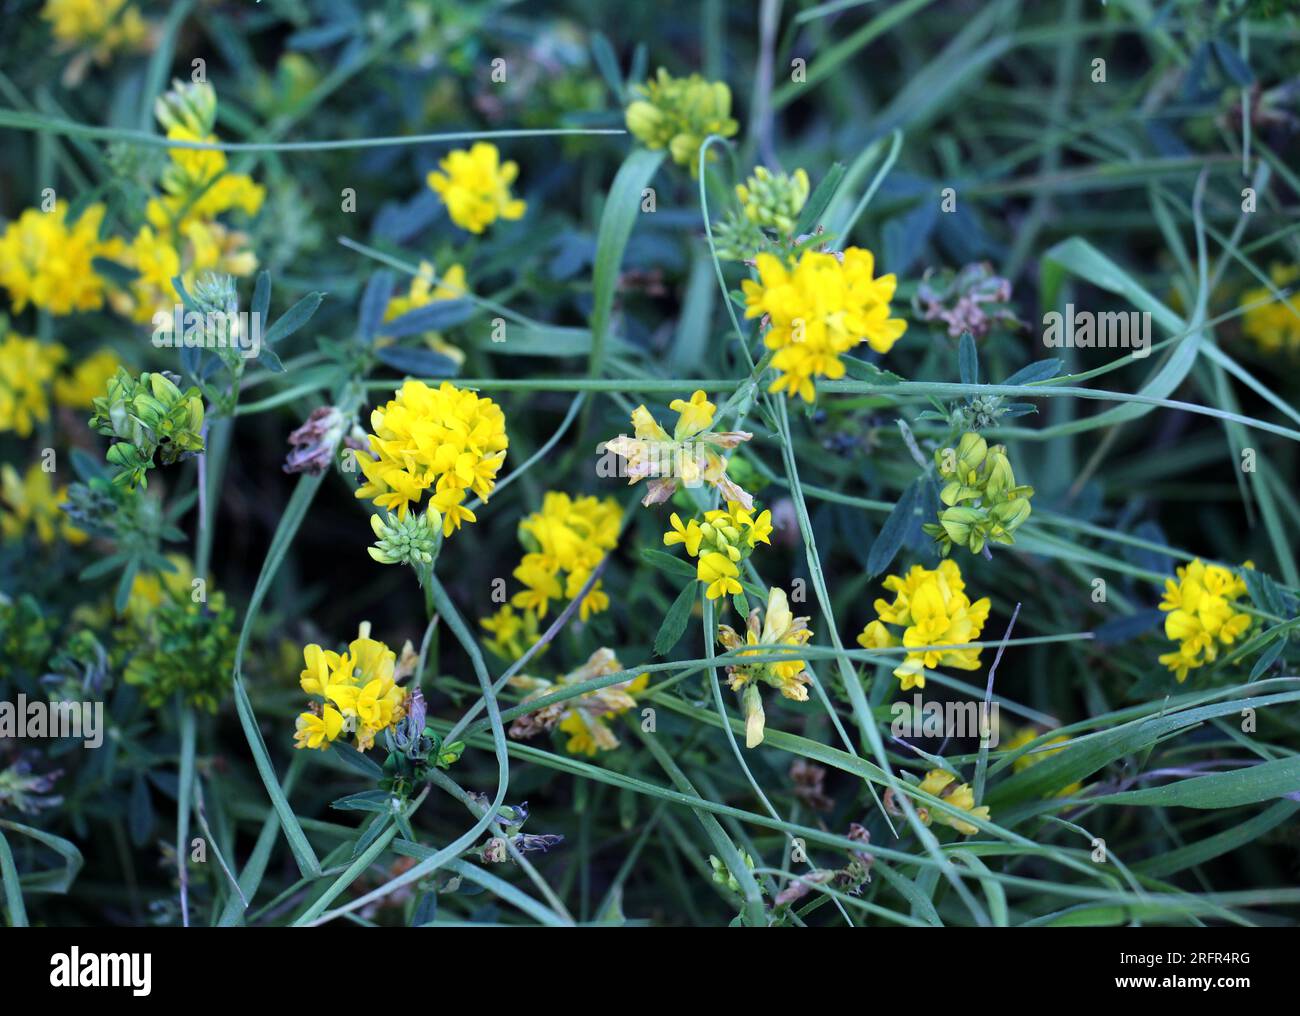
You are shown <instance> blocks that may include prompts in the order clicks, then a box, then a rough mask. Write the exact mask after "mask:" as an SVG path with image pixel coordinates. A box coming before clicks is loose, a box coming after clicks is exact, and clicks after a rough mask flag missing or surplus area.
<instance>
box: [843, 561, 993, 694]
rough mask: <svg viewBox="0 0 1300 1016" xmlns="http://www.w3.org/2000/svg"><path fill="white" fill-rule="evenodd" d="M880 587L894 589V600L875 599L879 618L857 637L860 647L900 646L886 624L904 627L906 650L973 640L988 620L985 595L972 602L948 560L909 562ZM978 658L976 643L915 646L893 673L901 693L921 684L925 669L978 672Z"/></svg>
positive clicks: (959, 573)
mask: <svg viewBox="0 0 1300 1016" xmlns="http://www.w3.org/2000/svg"><path fill="white" fill-rule="evenodd" d="M882 585H884V587H885V588H886V589H888V590H890V591H892V592H893V593H894V602H893V603H889V602H887V601H885V600H883V599H878V600H876V602H875V610H876V614H877V615H878V617H877V620H875V621H872V622H871V623H870V624H868V625H867V626H866V627H865V628H863V630H862V632H861V634H859V635H858V645H860V646H862V647H863V648H864V649H885V648H889V647H892V646H897V645H899V644H900V642H899V640H897V639H895V637H894V636H893V635H892V634H891V633H890V631H889V629H887V628H886V627H885V625H886V624H893V625H898V626H900V627H902V628H903V629H904V631H903V636H902V640H901V644H902V645H904V646H906V647H908V648H909V649H910V648H912V647H920V646H949V645H951V646H959V645H963V644H965V643H967V642H976V641H978V640H979V636H980V632H981V631H982V630H983V629H984V622H985V621H987V620H988V615H989V607H990V602H989V599H988V597H987V596H986V597H983V598H982V599H979V600H976V601H975V602H974V603H972V602H971V601H970V599H969V598H968V597H967V596H966V592H965V590H966V583H965V582H964V580H963V579H962V575H961V569H960V568H959V567H958V566H957V562H956V561H953V560H952V559H951V558H945V559H944V560H942V561H940V562H939V567H938V568H935V569H933V570H931V569H928V568H924V567H922V566H921V565H919V564H918V565H913V566H912V567H911V569H910V570H909V571H908V572H907V574H906V575H904V576H898V575H890V576H888V577H886V578H885V580H884V582H883V583H882ZM979 656H980V650H979V647H975V648H972V649H927V650H921V649H919V648H917V649H916V651H914V652H909V653H908V654H907V657H906V658H905V659H904V660H903V662H902V663H901V664H899V666H898V667H896V668H895V669H894V676H895V677H897V678H898V679H899V680H900V681H901V682H902V690H903V691H907V690H909V689H911V688H924V687H925V671H926V669H930V670H933V669H934V668H935V667H940V666H945V667H956V668H958V669H959V670H977V669H978V668H979V665H980V663H979Z"/></svg>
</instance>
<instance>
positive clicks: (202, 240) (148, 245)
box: [112, 84, 266, 322]
mask: <svg viewBox="0 0 1300 1016" xmlns="http://www.w3.org/2000/svg"><path fill="white" fill-rule="evenodd" d="M216 105H217V99H216V94H215V92H213V90H212V86H211V85H207V84H196V85H181V84H176V85H174V86H173V89H172V91H170V92H168V93H167V95H165V96H163V97H162V98H161V99H160V100H159V101H158V103H157V105H156V107H155V109H156V112H157V116H158V120H159V122H160V123H161V124H162V125H163V126H164V127H165V128H166V129H167V137H168V138H170V139H171V140H173V141H190V142H202V143H205V144H212V143H215V142H216V140H217V137H216V135H215V134H214V133H213V132H212V126H213V124H214V122H215V119H216ZM167 154H168V159H169V161H168V163H167V165H166V166H165V167H164V169H163V171H162V175H161V178H160V181H159V182H160V185H161V188H162V194H161V195H159V196H156V197H152V198H150V199H149V201H148V203H147V204H146V205H145V219H146V220H147V221H146V222H145V224H144V225H142V226H141V227H140V229H139V230H138V231H137V232H136V234H135V236H134V238H133V239H132V240H131V243H130V245H129V246H128V247H126V248H125V250H123V251H122V253H121V256H120V257H119V258H118V260H120V261H121V263H122V264H124V265H125V266H126V267H128V268H131V269H133V270H134V271H135V272H136V273H137V275H136V277H135V278H134V279H133V280H132V281H131V283H130V286H129V289H128V290H127V291H122V290H118V291H115V292H114V293H113V295H112V302H113V308H114V309H115V310H116V311H117V312H118V313H119V314H122V315H124V316H127V317H130V318H132V319H133V320H135V321H140V322H145V321H150V320H152V318H153V317H154V315H155V314H156V313H158V312H159V311H160V310H164V309H166V308H168V307H171V306H172V305H174V304H175V302H176V300H177V299H178V297H177V295H176V293H175V289H174V288H173V285H172V279H173V278H175V277H176V276H178V275H179V276H181V278H182V280H183V281H184V283H185V286H186V288H187V289H191V290H192V289H193V287H194V282H195V280H196V279H197V278H198V276H199V275H201V274H202V273H204V272H228V273H229V274H231V275H235V276H241V277H242V276H247V275H251V274H252V273H253V272H254V271H255V270H256V269H257V256H256V255H255V254H254V253H253V251H252V250H251V248H250V247H249V244H248V237H247V236H246V235H245V234H244V233H241V232H239V231H237V230H234V229H231V228H230V227H228V226H226V225H225V224H223V223H221V222H218V221H217V218H218V216H221V215H224V214H226V213H227V212H231V211H236V210H238V211H241V212H243V213H244V214H245V215H247V216H253V215H256V214H257V213H258V211H259V210H260V209H261V207H262V202H263V200H264V199H265V197H266V191H265V189H264V188H263V187H262V186H261V185H260V184H257V183H255V182H254V181H253V179H252V177H250V176H248V175H247V174H245V173H231V172H229V166H228V163H227V160H226V154H225V153H224V152H220V151H216V150H208V149H195V148H169V149H168V150H167Z"/></svg>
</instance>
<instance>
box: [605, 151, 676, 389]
mask: <svg viewBox="0 0 1300 1016" xmlns="http://www.w3.org/2000/svg"><path fill="white" fill-rule="evenodd" d="M664 154H665V153H664V152H663V151H657V152H655V151H651V150H650V149H648V148H639V147H638V148H634V149H632V151H631V153H629V155H628V157H627V158H626V159H625V160H624V162H623V165H622V166H620V167H619V170H618V173H617V174H615V176H614V182H613V183H612V184H611V185H610V188H609V194H608V195H607V196H606V198H605V210H604V212H602V213H601V217H600V228H599V230H598V231H597V234H596V259H595V265H594V268H593V270H592V288H593V301H592V309H591V358H590V367H589V371H588V373H589V374H590V376H591V377H600V375H601V371H602V370H603V368H604V365H605V340H606V338H607V337H608V334H609V322H610V316H611V314H612V313H613V310H614V296H615V291H616V290H617V289H618V280H619V275H620V273H621V271H622V266H623V251H624V249H625V248H626V247H627V241H628V238H629V237H631V235H632V227H633V226H635V225H636V220H637V217H638V216H639V215H640V214H641V193H642V191H644V190H645V188H646V186H647V185H648V184H649V183H650V180H651V179H652V178H653V177H654V175H655V172H656V171H657V170H658V169H659V165H660V163H662V162H663V160H664Z"/></svg>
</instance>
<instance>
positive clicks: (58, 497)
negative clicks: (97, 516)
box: [0, 462, 87, 546]
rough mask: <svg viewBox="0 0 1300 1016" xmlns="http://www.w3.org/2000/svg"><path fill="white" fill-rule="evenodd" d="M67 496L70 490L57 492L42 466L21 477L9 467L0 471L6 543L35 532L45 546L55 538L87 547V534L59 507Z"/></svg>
mask: <svg viewBox="0 0 1300 1016" xmlns="http://www.w3.org/2000/svg"><path fill="white" fill-rule="evenodd" d="M67 496H68V488H67V487H66V486H65V487H59V488H57V489H56V488H55V486H54V483H53V481H52V480H51V479H50V474H49V473H47V472H46V471H45V470H44V469H42V468H41V465H40V463H39V462H36V463H33V464H32V465H31V466H30V467H29V468H28V470H27V472H26V474H25V475H24V476H22V477H19V475H18V470H16V469H15V468H14V467H13V466H11V465H9V464H8V463H6V464H5V465H4V466H3V467H2V468H0V509H3V510H0V533H3V534H4V537H5V539H17V538H18V537H21V536H22V535H23V534H24V533H26V532H27V531H28V530H29V529H30V530H35V532H36V538H37V539H38V540H40V541H41V543H43V544H45V545H46V546H48V545H49V544H51V543H53V542H54V541H55V539H56V538H57V539H63V540H66V541H67V542H68V543H72V544H77V543H85V542H86V539H87V537H86V534H85V533H83V532H82V531H81V530H80V529H78V528H77V527H76V526H74V525H72V523H71V522H69V521H68V517H67V515H66V514H65V513H64V511H63V509H62V508H61V507H60V505H61V504H62V503H63V501H64V499H65V498H66V497H67Z"/></svg>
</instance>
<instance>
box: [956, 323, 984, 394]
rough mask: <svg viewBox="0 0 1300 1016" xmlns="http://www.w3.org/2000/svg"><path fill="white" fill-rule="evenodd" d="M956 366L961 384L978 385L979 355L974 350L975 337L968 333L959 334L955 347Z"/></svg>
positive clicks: (977, 351)
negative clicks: (959, 338) (959, 373)
mask: <svg viewBox="0 0 1300 1016" xmlns="http://www.w3.org/2000/svg"><path fill="white" fill-rule="evenodd" d="M957 366H958V369H959V370H960V371H961V383H962V384H964V385H977V384H979V383H980V354H979V350H977V349H976V348H975V337H974V336H973V335H971V333H970V332H962V333H961V341H960V342H959V343H958V345H957Z"/></svg>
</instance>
